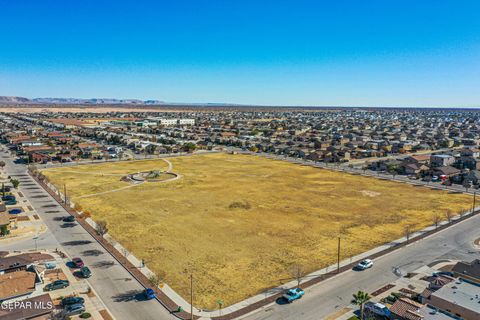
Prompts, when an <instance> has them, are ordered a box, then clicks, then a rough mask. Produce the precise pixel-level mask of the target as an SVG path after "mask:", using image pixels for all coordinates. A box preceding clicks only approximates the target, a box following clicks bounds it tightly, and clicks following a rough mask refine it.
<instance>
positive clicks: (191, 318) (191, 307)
mask: <svg viewBox="0 0 480 320" xmlns="http://www.w3.org/2000/svg"><path fill="white" fill-rule="evenodd" d="M190 320H193V274H190Z"/></svg>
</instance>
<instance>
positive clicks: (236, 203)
mask: <svg viewBox="0 0 480 320" xmlns="http://www.w3.org/2000/svg"><path fill="white" fill-rule="evenodd" d="M228 207H229V208H230V209H246V210H248V209H250V208H251V207H252V206H251V205H250V203H248V202H241V201H234V202H232V203H231V204H230V205H229V206H228Z"/></svg>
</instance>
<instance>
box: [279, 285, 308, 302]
mask: <svg viewBox="0 0 480 320" xmlns="http://www.w3.org/2000/svg"><path fill="white" fill-rule="evenodd" d="M304 294H305V291H303V290H302V289H300V288H293V289H288V290H287V292H285V293H284V294H283V298H284V299H285V300H287V302H288V303H291V302H293V301H295V300H297V299H300V298H302V297H303V295H304Z"/></svg>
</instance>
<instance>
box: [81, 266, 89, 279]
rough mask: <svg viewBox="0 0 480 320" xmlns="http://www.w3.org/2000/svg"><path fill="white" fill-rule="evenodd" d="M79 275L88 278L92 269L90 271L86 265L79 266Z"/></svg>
mask: <svg viewBox="0 0 480 320" xmlns="http://www.w3.org/2000/svg"><path fill="white" fill-rule="evenodd" d="M80 275H81V276H82V278H90V276H91V275H92V271H90V269H89V268H88V267H81V268H80Z"/></svg>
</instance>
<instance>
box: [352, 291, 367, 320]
mask: <svg viewBox="0 0 480 320" xmlns="http://www.w3.org/2000/svg"><path fill="white" fill-rule="evenodd" d="M369 300H370V296H369V295H368V293H366V292H363V291H358V292H357V293H354V294H353V299H352V303H353V304H355V305H357V306H359V307H360V320H363V305H364V304H365V303H366V302H367V301H369Z"/></svg>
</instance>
